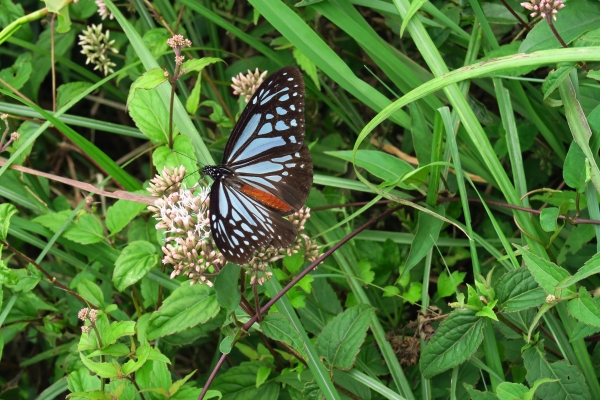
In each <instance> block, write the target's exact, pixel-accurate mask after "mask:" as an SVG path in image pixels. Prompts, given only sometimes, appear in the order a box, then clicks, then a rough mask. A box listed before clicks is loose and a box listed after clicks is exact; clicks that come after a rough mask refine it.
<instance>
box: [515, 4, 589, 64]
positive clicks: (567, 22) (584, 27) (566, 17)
mask: <svg viewBox="0 0 600 400" xmlns="http://www.w3.org/2000/svg"><path fill="white" fill-rule="evenodd" d="M598 23H600V4H598V3H597V2H595V1H593V0H574V1H569V5H568V6H567V7H565V8H563V9H561V10H560V12H559V13H558V15H557V18H556V21H554V22H553V24H554V27H555V28H556V30H557V32H560V36H561V37H562V39H563V40H564V41H565V43H566V44H569V43H571V42H572V41H573V40H575V39H577V38H578V37H579V36H581V34H583V33H584V32H587V31H591V30H594V29H597V28H598ZM560 47H561V44H560V42H559V41H558V39H556V36H554V34H553V33H552V30H551V29H550V26H549V25H548V23H547V22H546V20H544V19H542V20H541V21H540V23H538V24H536V25H535V26H534V27H533V29H532V30H531V31H530V32H529V33H528V34H527V37H526V38H525V40H524V41H523V43H522V44H521V47H520V48H519V53H532V52H534V51H539V50H548V49H558V48H560Z"/></svg>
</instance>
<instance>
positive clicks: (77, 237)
mask: <svg viewBox="0 0 600 400" xmlns="http://www.w3.org/2000/svg"><path fill="white" fill-rule="evenodd" d="M71 213H72V211H71V210H65V211H60V212H57V213H48V214H44V215H40V216H39V217H36V218H34V219H33V221H35V222H37V223H39V224H41V225H43V226H45V227H46V228H48V229H50V230H51V231H52V232H57V231H58V230H59V229H60V228H61V226H62V225H63V224H64V223H65V221H66V220H68V219H69V216H70V215H71ZM71 222H72V223H71V225H70V226H69V227H68V228H67V229H66V230H65V231H64V232H63V235H62V236H63V237H64V238H65V239H69V240H72V241H73V242H75V243H80V244H93V243H98V242H101V241H103V240H104V231H103V230H102V224H101V223H100V221H98V220H97V219H96V217H94V216H93V215H91V214H88V213H83V214H80V215H79V216H78V217H77V218H75V220H74V221H71Z"/></svg>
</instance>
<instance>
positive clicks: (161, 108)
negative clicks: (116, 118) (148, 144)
mask: <svg viewBox="0 0 600 400" xmlns="http://www.w3.org/2000/svg"><path fill="white" fill-rule="evenodd" d="M128 108H129V115H130V116H131V118H132V119H133V122H135V126H137V127H138V129H139V130H140V131H141V132H142V133H143V134H144V135H145V136H146V137H147V138H148V139H150V140H152V142H153V143H168V141H169V113H168V111H167V109H166V108H165V105H164V103H163V102H162V100H161V99H160V95H159V94H158V92H157V91H156V90H139V91H138V93H137V94H136V96H135V97H134V98H132V99H131V100H130V101H129V103H128ZM178 134H179V132H178V130H177V126H176V125H175V124H173V138H175V137H176V136H177V135H178Z"/></svg>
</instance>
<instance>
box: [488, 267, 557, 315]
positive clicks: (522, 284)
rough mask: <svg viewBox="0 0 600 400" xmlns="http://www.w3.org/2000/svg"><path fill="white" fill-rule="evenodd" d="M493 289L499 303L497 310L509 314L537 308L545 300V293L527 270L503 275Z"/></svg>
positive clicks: (516, 270) (520, 269) (521, 269)
mask: <svg viewBox="0 0 600 400" xmlns="http://www.w3.org/2000/svg"><path fill="white" fill-rule="evenodd" d="M494 289H495V290H496V297H497V299H498V302H499V304H498V309H500V310H502V311H505V312H509V313H510V312H516V311H521V310H526V309H528V308H532V307H538V306H539V305H540V304H542V303H543V302H544V301H545V300H546V292H545V291H544V289H542V288H541V287H540V285H538V283H537V282H536V281H535V279H534V278H533V276H532V275H531V273H530V272H529V270H528V269H527V268H519V269H515V270H512V271H509V272H508V273H506V274H504V275H503V276H502V277H501V278H500V280H499V281H498V283H497V284H496V285H495V286H494Z"/></svg>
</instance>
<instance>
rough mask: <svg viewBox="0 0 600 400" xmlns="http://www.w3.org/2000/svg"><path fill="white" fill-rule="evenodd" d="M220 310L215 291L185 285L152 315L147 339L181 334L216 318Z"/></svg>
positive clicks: (202, 286)
mask: <svg viewBox="0 0 600 400" xmlns="http://www.w3.org/2000/svg"><path fill="white" fill-rule="evenodd" d="M219 309H220V307H219V304H218V303H217V299H216V295H215V292H214V289H212V288H209V287H208V286H206V285H190V284H189V283H184V284H183V286H181V287H179V288H177V289H176V290H175V291H174V292H173V293H171V295H170V296H169V297H168V298H167V299H166V300H165V302H164V303H163V305H162V307H161V309H160V310H159V311H155V312H154V313H152V317H151V318H150V322H149V323H148V328H147V331H146V337H147V339H148V340H154V339H156V338H158V337H162V336H166V335H170V334H172V333H176V332H181V331H183V330H185V329H187V328H190V327H192V326H196V325H198V324H201V323H204V322H206V321H208V320H209V319H211V318H214V317H215V316H216V315H217V313H218V312H219Z"/></svg>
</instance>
